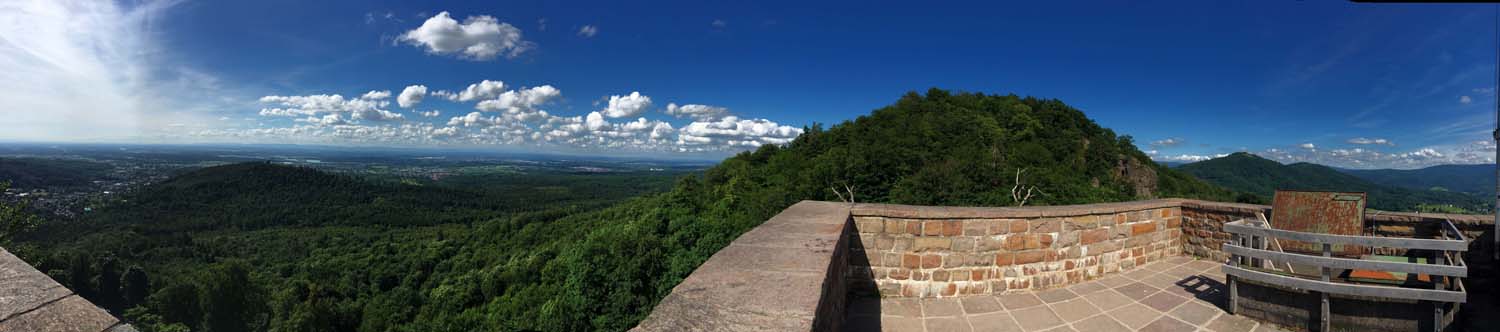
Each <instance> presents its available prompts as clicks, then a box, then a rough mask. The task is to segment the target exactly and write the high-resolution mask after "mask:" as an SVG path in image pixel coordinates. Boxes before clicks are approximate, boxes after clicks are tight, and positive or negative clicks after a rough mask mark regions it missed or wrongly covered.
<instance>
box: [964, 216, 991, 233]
mask: <svg viewBox="0 0 1500 332" xmlns="http://www.w3.org/2000/svg"><path fill="white" fill-rule="evenodd" d="M990 224H991V223H990V222H989V221H987V220H982V219H970V220H964V221H963V225H964V234H963V235H964V236H983V235H986V234H988V233H989V232H990Z"/></svg>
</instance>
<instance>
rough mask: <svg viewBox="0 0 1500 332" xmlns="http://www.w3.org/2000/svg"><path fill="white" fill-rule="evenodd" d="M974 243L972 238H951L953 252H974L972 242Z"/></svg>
mask: <svg viewBox="0 0 1500 332" xmlns="http://www.w3.org/2000/svg"><path fill="white" fill-rule="evenodd" d="M975 241H976V240H975V239H974V238H972V237H967V236H964V237H957V238H953V251H963V252H971V251H974V242H975Z"/></svg>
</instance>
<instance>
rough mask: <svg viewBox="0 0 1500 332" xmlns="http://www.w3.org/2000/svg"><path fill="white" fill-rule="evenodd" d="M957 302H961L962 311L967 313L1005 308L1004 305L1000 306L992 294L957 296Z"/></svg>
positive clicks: (1002, 309)
mask: <svg viewBox="0 0 1500 332" xmlns="http://www.w3.org/2000/svg"><path fill="white" fill-rule="evenodd" d="M958 302H959V303H961V304H963V306H964V313H965V314H968V315H974V314H982V313H989V312H996V311H1004V310H1005V307H1001V306H1000V300H997V299H995V297H993V296H965V297H962V298H959V300H958Z"/></svg>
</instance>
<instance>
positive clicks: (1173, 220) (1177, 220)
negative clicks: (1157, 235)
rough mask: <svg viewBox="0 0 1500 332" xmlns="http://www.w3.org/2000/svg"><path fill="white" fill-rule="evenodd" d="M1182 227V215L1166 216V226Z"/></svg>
mask: <svg viewBox="0 0 1500 332" xmlns="http://www.w3.org/2000/svg"><path fill="white" fill-rule="evenodd" d="M1179 227H1182V217H1167V228H1179Z"/></svg>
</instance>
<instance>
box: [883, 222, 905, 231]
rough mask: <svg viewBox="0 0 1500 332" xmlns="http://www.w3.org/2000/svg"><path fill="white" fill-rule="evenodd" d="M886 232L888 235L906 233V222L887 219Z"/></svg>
mask: <svg viewBox="0 0 1500 332" xmlns="http://www.w3.org/2000/svg"><path fill="white" fill-rule="evenodd" d="M884 231H885V233H886V234H901V233H906V221H905V220H901V219H886V220H885V229H884Z"/></svg>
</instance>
